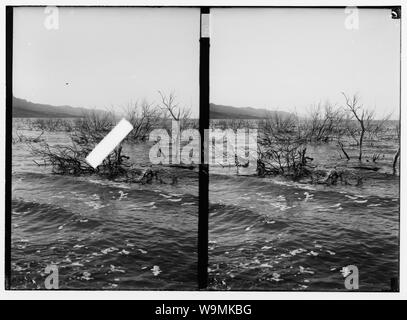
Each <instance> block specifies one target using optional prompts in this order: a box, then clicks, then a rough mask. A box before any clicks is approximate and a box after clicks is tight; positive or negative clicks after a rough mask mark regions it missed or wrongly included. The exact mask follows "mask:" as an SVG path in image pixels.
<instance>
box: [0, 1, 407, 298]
mask: <svg viewBox="0 0 407 320" xmlns="http://www.w3.org/2000/svg"><path fill="white" fill-rule="evenodd" d="M50 4H52V5H61V6H62V5H72V6H91V5H93V6H121V5H122V6H155V5H156V6H158V5H162V6H211V5H212V6H235V7H236V6H247V7H249V6H293V7H295V6H310V7H317V6H401V7H402V9H401V12H402V13H401V14H402V18H401V32H402V39H404V41H402V46H401V48H402V68H401V70H402V75H401V88H402V92H401V113H400V116H401V123H402V125H401V144H402V146H401V156H400V159H401V163H400V164H401V174H400V177H401V181H400V188H401V193H400V201H401V206H400V242H401V245H400V292H399V293H390V292H384V293H363V292H270V291H262V292H253V291H244V292H242V291H241V292H223V291H222V292H221V291H62V290H58V291H42V290H41V291H28V290H27V291H10V290H5V288H4V244H5V243H4V240H5V238H4V227H5V226H4V222H5V208H4V197H5V194H4V192H5V171H4V170H5V152H4V150H5V124H6V120H5V118H6V114H5V110H6V108H5V101H6V97H5V92H6V91H5V64H4V61H5V50H1V53H0V61H2V63H1V67H0V69H1V73H2V78H1V84H2V90H0V101H1V102H2V105H3V107H2V108H1V111H0V119H1V125H0V150H1V152H0V167H1V170H0V172H1V173H0V195H1V206H0V220H1V222H0V224H1V227H0V261H1V263H0V299H2V300H3V299H22V300H24V299H57V300H60V299H113V300H115V299H138V300H156V299H157V300H158V299H171V300H198V299H219V300H225V299H231V300H233V299H246V300H270V299H274V300H281V299H295V300H303V299H321V300H332V299H355V300H361V299H371V300H378V299H383V300H389V299H407V276H406V272H407V257H406V255H407V225H406V223H407V219H406V217H405V216H403V213H405V211H406V210H405V209H406V199H407V197H406V176H405V175H406V165H407V156H406V154H407V153H406V152H405V151H404V150H407V139H406V138H407V137H406V134H407V128H406V126H407V105H406V90H403V88H404V89H405V88H406V83H407V75H406V69H407V67H406V52H407V50H406V49H407V47H406V42H407V41H406V39H407V37H406V36H405V35H406V30H407V26H406V21H407V4H406V3H404V2H403V1H402V0H396V1H395V0H391V1H389V0H385V1H378V0H368V1H366V0H356V1H355V0H354V1H348V0H344V1H327V0H325V1H322V0H317V1H314V0H308V1H306V0H285V1H283V0H278V1H270V0H268V1H267V0H251V1H249V0H235V1H231V0H229V1H225V0H223V1H213V0H206V1H197V0H192V1H185V0H178V1H176V0H167V1H164V0H162V1H139V0H133V1H129V0H127V1H113V0H110V1H107V0H100V1H89V0H85V1H79V0H76V1H72V0H71V1H64V0H53V1H52V3H50V1H42V0H37V1H32V0H31V1H29V0H25V1H13V0H8V1H2V3H1V13H0V25H1V28H2V30H1V32H0V34H1V35H0V37H1V43H2V44H4V48H5V30H4V28H5V6H7V5H13V6H19V5H28V6H33V5H44V6H46V5H50ZM197 81H198V79H197Z"/></svg>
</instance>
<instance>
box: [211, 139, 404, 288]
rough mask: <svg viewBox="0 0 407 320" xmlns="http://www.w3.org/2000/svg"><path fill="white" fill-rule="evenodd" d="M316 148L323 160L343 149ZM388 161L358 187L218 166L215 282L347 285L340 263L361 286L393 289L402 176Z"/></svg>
mask: <svg viewBox="0 0 407 320" xmlns="http://www.w3.org/2000/svg"><path fill="white" fill-rule="evenodd" d="M393 147H394V146H393ZM324 148H326V150H325V149H324ZM329 148H330V149H329ZM390 149H391V148H390ZM390 151H391V152H393V151H394V150H393V149H391V150H389V151H388V156H389V155H390V154H391V152H390ZM313 152H314V154H313V156H314V157H315V159H316V160H315V161H316V162H318V160H317V158H318V159H319V160H322V161H321V163H319V164H318V165H319V166H324V164H323V163H325V165H328V164H329V162H332V161H335V159H336V156H337V155H336V153H335V152H334V149H333V148H332V147H323V146H318V147H317V148H316V149H315V150H314V151H313ZM388 158H390V157H388ZM336 161H337V160H336ZM337 164H338V165H339V164H340V163H339V162H338V161H337ZM381 167H382V169H381V170H380V171H379V172H371V171H366V172H362V173H360V174H362V175H363V177H364V179H363V180H364V183H363V185H362V186H358V187H356V186H340V185H339V186H324V185H310V184H301V183H294V182H288V181H284V180H282V179H280V180H278V179H271V178H264V179H261V178H258V177H245V176H236V175H233V174H229V173H227V172H223V173H224V174H220V173H221V172H220V171H222V170H216V168H215V169H214V170H213V173H212V175H211V176H210V216H209V221H210V225H209V239H210V242H209V257H210V272H209V275H210V283H211V289H215V290H216V289H217V290H219V289H220V290H346V289H345V286H344V276H343V273H342V272H341V270H342V268H343V267H346V266H348V265H354V266H356V267H357V268H358V270H359V289H360V290H362V291H363V290H365V291H382V290H390V283H391V279H392V278H395V277H398V272H399V270H398V268H399V262H398V261H399V260H398V256H399V177H398V176H397V175H396V176H394V175H392V174H391V166H389V163H388V162H387V163H386V162H385V161H383V162H382V163H381ZM233 170H234V169H233Z"/></svg>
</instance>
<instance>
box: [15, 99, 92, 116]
mask: <svg viewBox="0 0 407 320" xmlns="http://www.w3.org/2000/svg"><path fill="white" fill-rule="evenodd" d="M12 107H13V118H80V117H82V116H83V114H84V113H85V112H86V111H89V109H85V108H74V107H71V106H53V105H49V104H42V103H34V102H30V101H27V100H24V99H20V98H16V97H13V106H12Z"/></svg>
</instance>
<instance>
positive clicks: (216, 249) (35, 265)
mask: <svg viewBox="0 0 407 320" xmlns="http://www.w3.org/2000/svg"><path fill="white" fill-rule="evenodd" d="M25 134H26V135H33V136H36V135H38V133H32V132H31V133H30V132H25ZM45 138H46V139H47V141H48V142H49V143H64V142H66V141H67V135H66V134H65V133H52V134H47V135H46V136H45ZM394 147H395V145H390V144H389V143H388V142H386V143H384V144H383V145H382V146H379V148H381V151H382V152H384V153H385V154H386V159H387V160H380V162H379V164H378V165H380V167H381V170H379V171H378V172H370V171H366V172H363V176H364V183H363V185H361V186H358V187H356V186H341V185H339V186H323V185H310V184H303V183H294V182H288V181H286V180H283V179H280V180H278V179H274V178H273V179H271V178H263V179H262V178H258V177H253V176H241V175H240V176H239V175H236V170H235V168H232V169H231V170H229V171H230V172H225V170H223V169H222V170H218V169H217V168H211V176H210V206H209V209H210V216H209V221H210V224H209V240H210V241H209V262H210V263H209V282H210V287H209V289H215V290H227V289H231V290H346V289H345V287H344V277H343V274H342V272H341V270H342V268H343V267H346V266H348V265H355V266H357V267H358V269H359V285H360V290H367V291H382V290H389V289H390V282H391V279H392V278H396V277H398V271H399V270H398V267H399V264H398V263H399V261H398V255H399V247H398V245H399V176H398V175H393V174H391V165H390V162H389V161H390V159H391V154H392V153H393V152H394ZM129 148H130V150H128V151H129V153H130V154H132V155H133V156H134V158H137V159H140V157H143V156H144V157H146V156H147V155H148V147H146V146H131V147H129ZM376 148H377V147H376ZM374 151H375V150H370V151H369V150H368V152H374ZM310 152H311V155H312V156H313V157H314V158H315V161H314V162H315V163H316V164H317V165H318V166H321V167H324V166H327V167H329V166H332V163H335V164H338V165H340V161H338V160H337V159H338V154H337V152H336V149H335V148H333V147H330V146H316V147H315V149H314V150H312V149H311V148H310ZM32 160H33V158H32V157H31V156H30V154H29V150H28V148H27V147H26V146H25V145H24V144H21V143H16V144H14V145H13V159H12V161H13V179H12V188H13V191H12V248H11V254H12V257H11V258H12V281H11V287H12V288H13V289H44V280H45V278H46V276H47V274H46V273H45V268H46V266H47V265H50V264H55V265H57V266H58V269H59V280H60V284H59V287H60V288H61V289H118V290H120V289H135V290H138V289H167V290H172V289H177V290H195V289H197V226H198V191H197V189H198V183H197V179H196V177H195V178H186V179H183V180H181V181H179V183H178V184H177V185H168V184H166V185H159V184H152V185H139V184H129V183H118V182H112V181H107V180H103V179H100V178H97V177H72V176H61V175H53V174H51V173H50V170H49V168H39V167H38V166H36V165H35V164H34V162H33V161H32ZM144 160H145V159H144ZM318 162H319V163H318ZM342 162H343V161H342ZM344 165H346V164H344ZM239 174H244V172H240V173H239Z"/></svg>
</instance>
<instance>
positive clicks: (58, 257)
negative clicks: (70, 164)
mask: <svg viewBox="0 0 407 320" xmlns="http://www.w3.org/2000/svg"><path fill="white" fill-rule="evenodd" d="M25 134H27V135H30V132H25ZM33 135H34V136H35V135H36V134H35V133H34V134H33ZM66 138H67V137H66V134H63V133H53V134H48V135H46V139H47V140H48V141H49V142H50V143H60V142H66V140H67V139H66ZM133 148H134V150H133V151H134V152H133V154H134V155H141V154H145V153H143V152H144V151H145V150H144V149H143V148H140V147H137V146H134V147H133ZM147 150H148V149H147ZM147 155H148V153H147ZM12 160H13V176H12V188H13V191H12V248H11V259H12V281H11V287H12V288H13V289H44V280H45V278H46V276H47V274H46V273H45V268H46V266H47V265H50V264H55V265H57V266H58V272H59V288H60V289H133V290H134V289H136V290H138V289H163V290H195V289H197V226H198V197H197V187H198V185H197V180H196V179H190V180H183V181H182V182H183V183H181V184H180V185H179V186H173V185H139V184H130V183H117V182H112V181H107V180H103V179H100V178H97V177H92V176H90V177H72V176H61V175H54V174H51V173H50V172H49V169H48V168H44V169H43V168H39V167H38V166H36V165H35V164H34V162H33V161H32V160H33V158H32V157H31V156H30V154H29V152H28V149H27V147H26V146H24V145H23V144H14V145H13V159H12Z"/></svg>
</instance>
